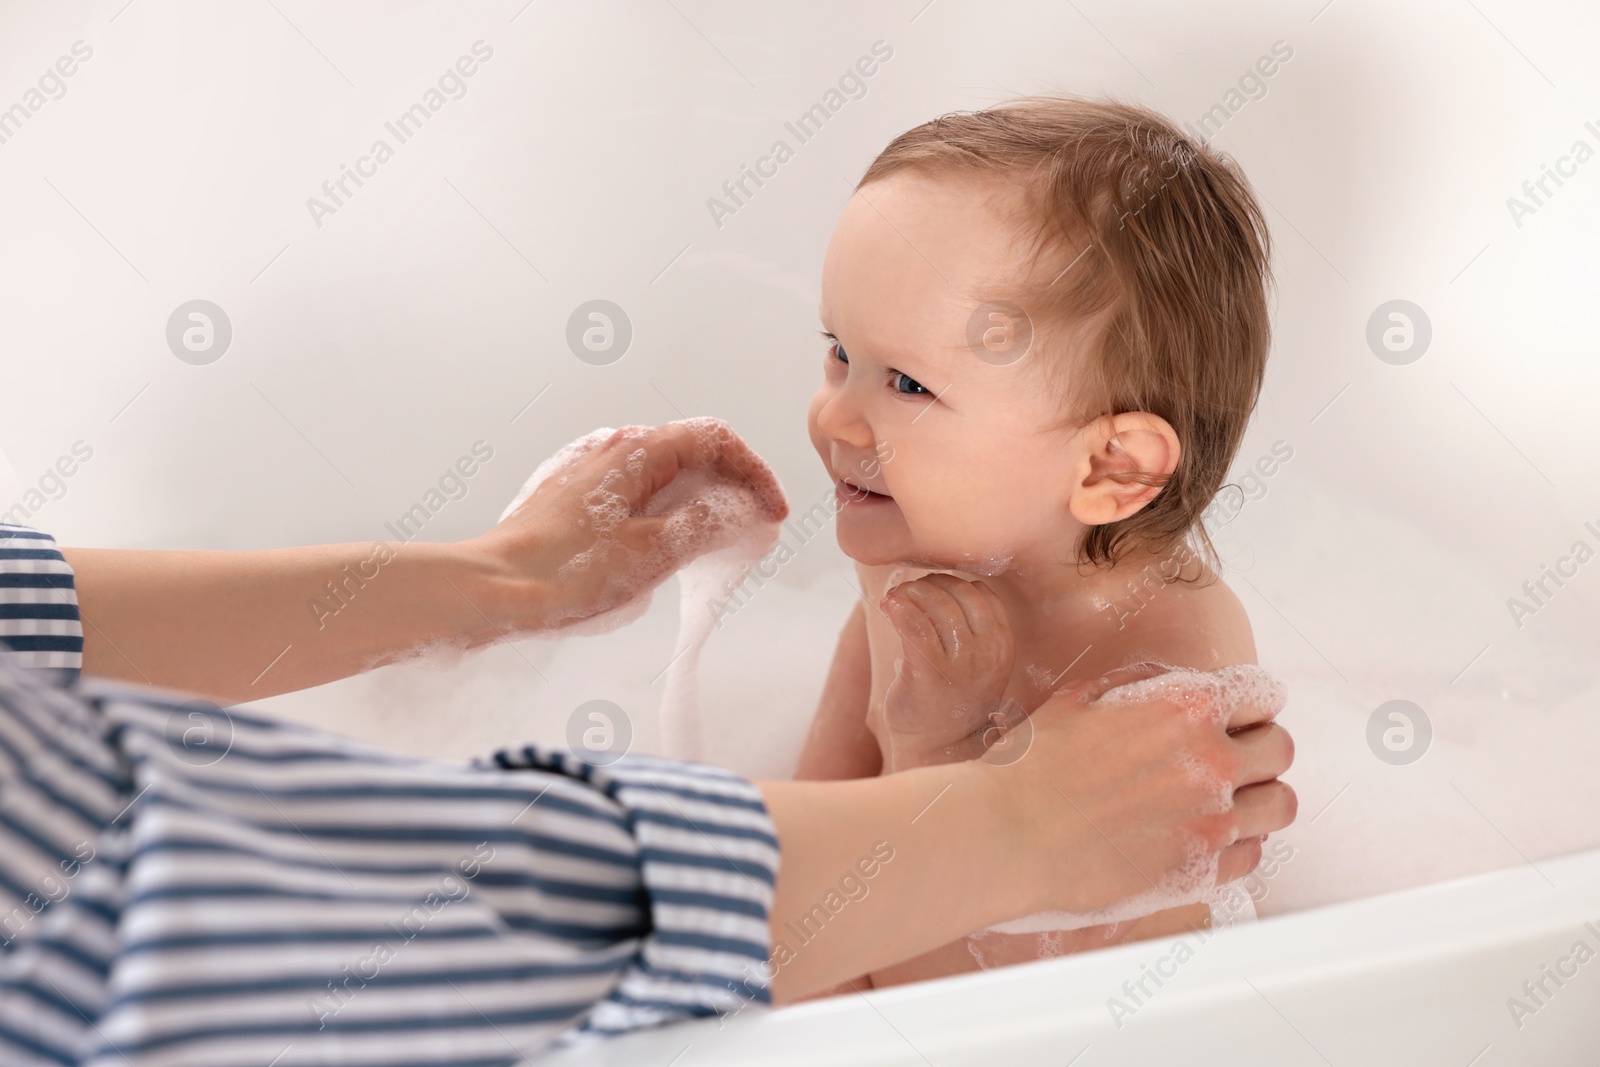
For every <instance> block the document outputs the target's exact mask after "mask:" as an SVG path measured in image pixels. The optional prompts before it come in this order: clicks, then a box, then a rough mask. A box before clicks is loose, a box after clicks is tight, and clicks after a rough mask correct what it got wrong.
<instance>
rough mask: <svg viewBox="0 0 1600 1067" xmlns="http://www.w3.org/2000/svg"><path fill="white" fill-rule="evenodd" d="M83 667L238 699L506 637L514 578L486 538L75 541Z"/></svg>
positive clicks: (521, 586) (526, 590) (527, 588)
mask: <svg viewBox="0 0 1600 1067" xmlns="http://www.w3.org/2000/svg"><path fill="white" fill-rule="evenodd" d="M63 552H64V554H65V555H66V557H67V561H68V562H69V563H71V565H72V568H73V571H74V574H75V577H76V582H77V587H78V600H79V606H80V610H81V611H82V614H83V634H84V650H83V667H84V671H85V673H87V674H96V675H101V676H105V677H110V678H120V679H125V680H127V681H133V682H143V683H146V684H149V685H157V686H163V687H167V688H173V689H184V690H188V691H190V692H195V693H200V694H203V695H205V696H208V697H211V698H212V699H214V700H219V701H223V702H226V703H235V702H239V701H243V700H250V699H257V698H260V697H267V696H271V695H273V694H276V693H283V692H288V691H291V690H295V689H302V688H305V687H307V686H312V685H318V684H320V683H322V682H327V681H332V680H333V679H336V678H342V677H345V676H347V675H351V674H355V673H357V672H359V671H362V670H367V669H370V668H371V667H374V666H377V665H378V664H381V663H385V662H389V661H392V660H394V659H397V658H400V657H401V656H403V655H405V654H406V653H407V652H409V651H413V650H416V649H419V648H421V647H423V646H426V645H429V644H433V643H437V642H450V643H451V644H453V645H455V646H456V647H473V646H478V645H483V644H487V643H489V642H490V641H493V640H496V639H497V638H498V637H499V636H500V635H501V634H502V632H503V623H502V621H501V620H503V619H504V618H505V617H507V612H506V609H505V605H506V603H507V601H508V599H511V598H515V597H536V596H538V595H539V594H538V592H537V591H536V589H534V588H533V586H532V584H531V583H526V582H521V583H514V582H513V581H512V580H511V579H509V578H508V577H506V576H505V574H504V572H503V570H502V569H500V568H497V567H495V566H493V565H492V564H491V562H490V560H489V557H487V556H486V555H484V554H482V553H480V552H478V551H476V549H475V548H474V545H473V543H472V542H463V543H460V544H425V543H418V542H412V543H408V544H392V543H383V542H377V543H372V544H344V545H317V546H313V547H307V548H285V549H271V550H265V551H255V552H149V551H131V550H120V549H91V548H68V549H64V550H63Z"/></svg>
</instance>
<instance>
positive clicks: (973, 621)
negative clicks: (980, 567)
mask: <svg viewBox="0 0 1600 1067" xmlns="http://www.w3.org/2000/svg"><path fill="white" fill-rule="evenodd" d="M922 580H923V581H925V582H930V583H933V584H935V585H937V586H938V587H939V588H940V589H943V590H944V591H945V592H947V593H949V594H950V596H951V598H952V599H954V600H955V602H956V604H957V605H958V606H960V608H961V613H962V615H963V616H964V617H965V619H966V623H967V629H969V630H971V631H972V632H973V633H974V634H977V635H979V636H981V637H991V636H993V637H1005V636H1009V635H1010V633H1011V618H1010V616H1008V615H1007V614H1006V607H1005V604H1004V602H1002V601H1001V599H1000V594H999V593H996V592H995V591H994V590H993V589H991V588H990V587H989V585H988V584H987V583H985V582H981V581H976V582H969V581H967V580H966V579H965V578H958V577H956V576H955V575H953V574H930V575H928V576H927V577H925V578H924V579H922Z"/></svg>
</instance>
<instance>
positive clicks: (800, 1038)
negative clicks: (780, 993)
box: [535, 850, 1600, 1067]
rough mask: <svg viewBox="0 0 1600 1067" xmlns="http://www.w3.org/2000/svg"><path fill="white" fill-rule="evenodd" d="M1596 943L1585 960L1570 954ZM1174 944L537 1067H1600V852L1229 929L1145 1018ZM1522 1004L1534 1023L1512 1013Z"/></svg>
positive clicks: (829, 1004) (825, 1004)
mask: <svg viewBox="0 0 1600 1067" xmlns="http://www.w3.org/2000/svg"><path fill="white" fill-rule="evenodd" d="M1586 923H1593V924H1594V927H1593V929H1591V928H1589V927H1587V926H1586V925H1585V924H1586ZM1580 941H1581V942H1582V943H1583V944H1584V945H1585V946H1586V947H1587V953H1584V952H1578V953H1574V946H1575V945H1576V944H1577V943H1578V942H1580ZM1174 944H1175V943H1174V942H1173V941H1168V940H1158V941H1147V942H1142V943H1139V944H1133V945H1126V946H1122V947H1119V948H1115V949H1108V950H1104V951H1100V952H1095V953H1090V954H1087V955H1083V956H1077V957H1068V958H1064V959H1058V960H1049V961H1045V962H1041V963H1036V964H1029V965H1027V966H1020V967H1011V968H1007V969H1004V970H997V971H988V972H984V973H980V974H973V975H967V976H963V977H959V978H948V979H942V980H939V981H936V982H926V983H921V984H917V985H912V986H903V987H900V988H897V989H890V990H884V991H883V992H879V993H873V994H868V995H865V996H858V995H851V996H846V997H835V998H830V999H828V1000H823V1001H816V1002H812V1003H808V1004H802V1005H798V1006H795V1007H791V1008H782V1009H778V1010H774V1011H769V1012H764V1013H757V1012H755V1011H750V1012H747V1013H745V1014H743V1015H741V1016H739V1017H735V1018H732V1019H728V1020H724V1021H720V1022H719V1021H707V1022H704V1023H695V1024H691V1025H685V1026H677V1027H669V1028H666V1029H662V1030H658V1031H654V1032H650V1033H644V1034H640V1035H636V1036H633V1037H630V1038H626V1039H622V1040H618V1041H615V1042H613V1043H611V1044H608V1045H603V1046H599V1047H596V1048H592V1049H585V1050H573V1051H568V1052H562V1053H556V1054H552V1055H548V1056H545V1057H541V1058H539V1059H538V1060H537V1061H535V1062H537V1063H538V1064H539V1067H556V1065H564V1064H604V1065H623V1064H626V1065H630V1067H632V1065H640V1064H650V1065H659V1067H667V1065H669V1064H670V1065H671V1067H723V1065H729V1067H731V1065H736V1064H737V1065H741V1067H743V1065H749V1064H775V1065H777V1064H795V1065H800V1064H806V1065H813V1064H825V1065H829V1067H850V1065H854V1064H908V1065H919V1067H927V1065H930V1064H931V1065H937V1067H962V1065H968V1064H971V1065H975V1067H976V1065H983V1067H989V1065H993V1064H1003V1065H1005V1067H1032V1065H1040V1067H1045V1065H1048V1067H1066V1065H1071V1067H1094V1065H1097V1064H1141V1065H1143V1064H1157V1063H1170V1062H1183V1063H1186V1064H1228V1065H1234V1064H1270V1065H1273V1067H1296V1065H1300V1064H1306V1065H1318V1067H1326V1065H1329V1064H1336V1065H1343V1064H1352V1065H1361V1067H1370V1065H1375V1064H1405V1065H1407V1067H1410V1065H1413V1064H1448V1065H1452V1067H1468V1065H1471V1067H1504V1065H1510V1064H1528V1065H1540V1067H1545V1065H1551V1064H1594V1063H1597V1062H1600V1010H1597V1009H1600V955H1597V953H1600V850H1596V851H1591V852H1581V853H1576V854H1573V855H1569V856H1564V857H1560V858H1557V859H1552V860H1546V861H1542V862H1540V863H1538V865H1537V867H1534V866H1531V865H1526V864H1525V865H1522V866H1519V867H1516V868H1510V869H1506V870H1502V871H1497V872H1494V873H1491V874H1485V875H1478V876H1475V877H1472V878H1463V879H1459V880H1456V881H1451V882H1446V883H1441V884H1437V885H1431V886H1427V887H1424V888H1420V889H1411V890H1406V891H1403V892H1398V893H1389V894H1385V895H1382V896H1377V897H1371V898H1368V899H1365V900H1359V901H1354V902H1351V903H1346V904H1338V905H1333V906H1329V907H1323V908H1316V909H1311V910H1308V911H1302V912H1298V913H1295V914H1292V915H1284V916H1279V917H1276V918H1271V919H1267V920H1264V921H1262V922H1259V923H1255V924H1252V925H1248V926H1243V927H1238V928H1235V929H1231V930H1223V931H1219V932H1217V933H1216V934H1214V935H1212V936H1211V938H1210V939H1209V940H1207V941H1205V942H1204V943H1200V944H1198V945H1197V946H1196V943H1195V941H1194V939H1190V944H1191V946H1196V947H1195V948H1194V954H1193V956H1192V957H1191V958H1188V959H1187V960H1186V961H1185V962H1183V963H1182V964H1179V965H1173V964H1171V963H1161V969H1162V970H1164V971H1167V972H1168V973H1171V974H1172V977H1170V978H1166V979H1163V984H1162V985H1161V986H1160V987H1159V988H1158V987H1157V986H1156V985H1155V984H1154V981H1153V980H1152V979H1148V978H1147V979H1146V989H1147V990H1149V991H1150V992H1151V994H1152V995H1150V996H1149V997H1141V998H1140V999H1141V1000H1142V1001H1143V1003H1142V1005H1138V1006H1135V1005H1134V1002H1133V1000H1132V999H1131V998H1130V997H1129V995H1128V994H1127V993H1126V992H1125V991H1124V989H1123V983H1124V982H1126V981H1130V980H1137V979H1138V978H1139V977H1140V976H1141V974H1143V973H1145V968H1146V967H1153V966H1155V965H1156V964H1157V963H1158V962H1159V961H1160V960H1161V958H1162V957H1164V956H1167V955H1168V954H1169V953H1170V952H1172V950H1173V946H1174ZM1579 956H1581V957H1582V960H1581V961H1580V960H1579V958H1578V957H1579ZM1547 967H1548V968H1550V970H1549V971H1545V970H1544V968H1547ZM1558 969H1559V970H1561V971H1565V972H1567V973H1568V974H1570V977H1562V976H1561V975H1560V974H1557V970H1558ZM1574 972H1575V973H1574ZM1548 974H1556V977H1557V978H1559V980H1560V982H1561V984H1560V985H1558V984H1557V983H1556V980H1555V979H1552V978H1550V977H1546V975H1548ZM1541 978H1543V981H1544V986H1545V989H1546V990H1547V991H1548V994H1549V995H1548V996H1546V995H1544V994H1539V991H1538V989H1537V988H1535V989H1534V993H1535V994H1538V999H1537V1000H1535V999H1534V998H1532V997H1530V996H1529V995H1528V993H1527V992H1526V991H1525V990H1524V988H1523V983H1524V982H1534V983H1537V982H1538V981H1540V980H1541ZM1113 997H1117V998H1120V999H1121V1000H1122V1002H1123V1004H1124V1005H1126V1006H1127V1007H1131V1008H1132V1009H1133V1010H1132V1013H1131V1014H1128V1013H1127V1012H1126V1011H1125V1010H1120V1011H1119V1013H1120V1015H1121V1018H1120V1020H1119V1021H1120V1025H1119V1021H1114V1020H1113V1013H1112V1009H1111V1007H1109V1006H1108V1001H1110V1000H1111V998H1113ZM1512 997H1516V998H1518V999H1519V1000H1520V1001H1521V1002H1522V1003H1523V1004H1524V1005H1525V1006H1526V1008H1527V1009H1528V1010H1527V1011H1523V1012H1520V1013H1517V1014H1516V1015H1514V1013H1513V1011H1512V1010H1511V1007H1510V1006H1509V1005H1508V1000H1509V998H1512ZM1519 1024H1520V1025H1519Z"/></svg>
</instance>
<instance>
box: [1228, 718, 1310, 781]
mask: <svg viewBox="0 0 1600 1067" xmlns="http://www.w3.org/2000/svg"><path fill="white" fill-rule="evenodd" d="M1228 740H1229V741H1230V742H1232V745H1233V750H1234V753H1235V755H1236V756H1237V757H1238V765H1237V766H1238V769H1237V771H1236V772H1235V774H1234V776H1233V784H1234V785H1235V786H1236V787H1242V786H1248V785H1253V784H1255V783H1257V782H1266V781H1269V780H1271V779H1273V778H1277V777H1279V776H1281V775H1282V774H1283V773H1284V772H1285V771H1287V770H1288V769H1289V765H1290V764H1291V763H1293V762H1294V739H1293V738H1291V737H1290V736H1289V731H1288V730H1285V729H1284V728H1283V727H1281V726H1279V725H1278V724H1277V723H1275V722H1269V723H1260V724H1258V725H1255V726H1250V727H1246V728H1245V729H1243V730H1240V731H1239V732H1237V733H1234V734H1230V735H1229V737H1228Z"/></svg>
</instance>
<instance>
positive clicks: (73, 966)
mask: <svg viewBox="0 0 1600 1067" xmlns="http://www.w3.org/2000/svg"><path fill="white" fill-rule="evenodd" d="M777 862H778V842H777V839H776V836H775V831H774V828H773V825H772V822H771V820H770V818H769V817H768V814H767V812H766V809H765V806H764V804H763V803H762V798H761V795H760V793H759V792H758V791H757V790H756V788H755V787H754V786H753V785H751V784H750V783H749V782H746V781H744V780H743V779H740V778H738V777H736V776H734V775H732V774H729V773H727V772H725V771H721V770H718V769H716V768H711V767H702V766H697V765H694V764H684V763H675V762H671V761H666V760H655V759H645V758H637V757H630V758H626V759H623V760H621V761H619V762H617V763H615V764H612V765H609V766H604V767H602V766H598V765H595V764H592V763H589V762H586V761H584V760H582V759H579V758H577V757H575V756H573V755H571V754H570V753H565V752H559V751H546V750H542V749H531V748H530V749H523V750H521V751H518V752H514V753H513V752H502V753H500V754H499V755H498V756H496V757H494V758H493V759H489V760H484V761H481V762H479V763H475V764H471V765H465V764H457V763H445V762H440V761H433V760H417V759H409V758H403V757H399V756H395V755H393V754H390V753H386V752H382V751H380V750H376V749H373V748H369V747H367V746H364V745H360V744H357V743H355V742H351V741H348V740H345V739H342V738H338V737H334V736H331V735H328V734H326V733H323V732H321V731H318V730H314V729H311V728H307V727H301V726H293V725H287V724H284V723H280V722H276V721H273V720H271V719H268V718H265V717H262V716H258V715H255V714H252V713H250V712H248V711H247V710H244V709H239V708H222V707H218V706H217V705H215V704H211V703H209V702H206V701H203V700H186V699H184V698H183V697H181V696H179V695H173V694H165V693H160V692H157V691H154V690H148V689H141V688H138V687H132V686H124V685H119V684H115V683H110V682H106V681H101V680H97V679H90V680H88V681H87V682H85V683H84V684H82V685H79V686H74V687H61V686H57V685H53V684H49V682H48V680H47V678H45V677H42V676H41V675H40V674H39V673H38V672H32V671H22V670H14V669H12V668H11V667H10V666H9V665H7V664H6V663H4V662H0V1064H4V1065H5V1067H45V1065H61V1064H77V1065H79V1067H189V1065H195V1067H199V1065H201V1064H204V1065H207V1067H262V1065H264V1064H270V1063H277V1064H278V1065H279V1067H291V1065H295V1067H299V1065H309V1064H333V1063H338V1064H340V1065H342V1067H513V1065H516V1064H520V1063H522V1062H523V1061H524V1060H525V1059H527V1058H528V1057H530V1056H533V1055H536V1054H537V1053H539V1052H540V1051H542V1050H544V1049H545V1048H547V1047H549V1046H550V1045H551V1044H552V1043H557V1042H559V1043H564V1044H574V1043H582V1042H589V1041H594V1040H597V1039H599V1038H602V1037H605V1036H607V1035H611V1034H617V1033H622V1032H625V1031H629V1030H634V1029H638V1028H641V1027H646V1026H653V1025H658V1024H662V1023H668V1022H672V1021H675V1020H681V1019H692V1018H698V1017H703V1016H708V1015H712V1014H718V1013H723V1014H726V1013H731V1012H736V1011H739V1010H740V1009H741V1008H743V1007H745V1006H746V1005H749V1004H767V1003H769V1002H770V996H769V993H768V987H769V981H770V971H769V970H768V969H767V963H766V961H767V937H768V933H767V923H768V914H769V909H770V906H771V902H772V890H773V885H774V881H775V877H776V871H777Z"/></svg>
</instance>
